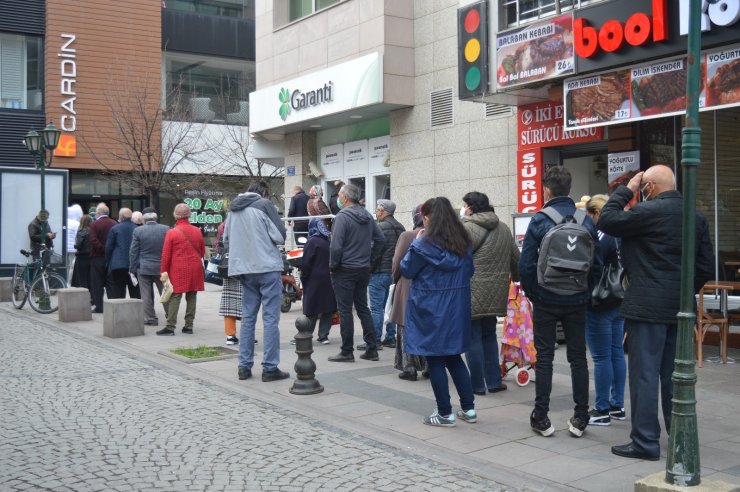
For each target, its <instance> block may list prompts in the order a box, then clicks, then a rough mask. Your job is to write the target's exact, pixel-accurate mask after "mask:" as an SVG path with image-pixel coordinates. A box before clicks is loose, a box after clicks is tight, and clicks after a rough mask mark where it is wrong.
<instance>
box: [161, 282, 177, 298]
mask: <svg viewBox="0 0 740 492" xmlns="http://www.w3.org/2000/svg"><path fill="white" fill-rule="evenodd" d="M173 292H174V289H173V288H172V282H170V281H169V280H167V281H166V282H165V283H164V286H163V288H162V294H160V296H159V302H161V303H162V304H164V303H165V302H167V301H169V300H170V297H172V293H173Z"/></svg>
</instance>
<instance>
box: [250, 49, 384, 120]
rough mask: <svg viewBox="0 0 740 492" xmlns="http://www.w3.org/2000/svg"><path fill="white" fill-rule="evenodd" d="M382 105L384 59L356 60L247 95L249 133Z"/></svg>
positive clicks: (379, 56)
mask: <svg viewBox="0 0 740 492" xmlns="http://www.w3.org/2000/svg"><path fill="white" fill-rule="evenodd" d="M382 102H383V56H382V55H381V54H380V53H372V54H369V55H365V56H362V57H360V58H356V59H354V60H351V61H348V62H345V63H341V64H339V65H334V66H332V67H329V68H327V69H325V70H319V71H317V72H314V73H311V74H308V75H304V76H302V77H298V78H295V79H292V80H288V81H284V82H282V83H280V84H278V85H273V86H271V87H267V88H265V89H260V90H258V91H255V92H252V93H251V94H250V95H249V121H250V126H249V130H250V131H251V132H252V133H259V132H262V131H267V130H274V129H279V128H281V127H284V126H287V125H291V124H294V123H301V122H306V121H310V120H316V119H320V118H322V117H324V116H328V115H331V114H336V113H341V112H344V111H349V110H352V109H356V108H361V107H364V106H370V105H373V104H380V103H382Z"/></svg>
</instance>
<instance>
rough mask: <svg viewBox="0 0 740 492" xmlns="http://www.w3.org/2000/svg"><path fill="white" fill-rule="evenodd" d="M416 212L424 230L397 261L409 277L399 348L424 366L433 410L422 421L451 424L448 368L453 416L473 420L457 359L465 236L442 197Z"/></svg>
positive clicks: (463, 321) (462, 341)
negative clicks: (455, 405)
mask: <svg viewBox="0 0 740 492" xmlns="http://www.w3.org/2000/svg"><path fill="white" fill-rule="evenodd" d="M421 213H422V217H423V221H424V229H421V230H420V231H419V233H418V234H417V236H416V239H415V240H414V242H413V243H411V246H410V248H409V251H408V252H407V253H406V256H404V258H403V260H402V261H401V274H402V275H403V276H404V277H406V278H408V279H410V280H411V281H412V282H411V291H410V292H409V299H408V304H407V306H406V336H405V337H404V349H405V351H406V353H408V354H414V355H423V356H425V357H426V358H427V363H428V365H429V379H430V380H431V383H432V390H433V391H434V397H435V399H436V400H437V410H436V411H435V412H434V413H432V414H431V415H429V416H428V417H424V420H423V422H424V423H425V424H427V425H438V426H445V427H452V426H454V425H455V420H456V418H455V414H453V413H452V405H451V404H450V391H449V386H448V384H447V371H449V373H450V376H451V377H452V381H453V382H454V383H455V388H456V389H457V394H458V396H459V397H460V406H461V407H462V410H460V411H458V412H457V418H459V419H461V420H464V421H465V422H469V423H474V422H476V421H477V415H476V413H475V405H474V403H473V386H472V384H471V382H470V373H469V372H468V368H467V366H466V365H465V362H463V360H462V357H461V354H462V353H464V352H465V351H466V350H467V349H468V343H469V342H470V312H471V311H470V279H471V277H472V276H473V255H472V251H471V248H470V239H469V237H468V234H467V233H466V232H465V228H464V227H463V225H462V222H460V219H459V217H458V216H457V212H455V210H453V208H452V205H451V204H450V201H449V200H448V199H447V198H444V197H437V198H431V199H429V200H427V201H426V202H424V205H422V207H421ZM445 369H446V370H447V371H446V370H445Z"/></svg>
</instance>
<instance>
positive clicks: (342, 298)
mask: <svg viewBox="0 0 740 492" xmlns="http://www.w3.org/2000/svg"><path fill="white" fill-rule="evenodd" d="M359 200H360V189H359V188H358V187H357V186H355V185H344V186H342V188H341V189H340V190H339V202H340V204H341V210H340V211H339V213H338V214H337V216H336V218H335V219H334V226H333V228H332V234H331V244H330V246H329V270H330V271H331V283H332V286H333V287H334V294H335V295H336V297H337V307H338V308H339V330H340V333H341V334H342V351H341V352H339V354H337V355H335V356H332V357H329V360H330V361H331V362H354V361H355V356H354V354H353V352H354V336H355V325H354V319H353V317H352V304H353V303H354V306H355V309H356V310H357V316H358V317H359V318H360V323H361V324H362V338H363V340H364V341H365V353H364V354H362V355H360V358H361V359H366V360H378V349H377V341H376V338H375V326H374V325H373V317H372V315H371V314H370V309H369V308H368V307H367V285H368V283H369V281H370V266H371V265H372V264H373V263H374V262H375V261H376V260H377V258H378V257H379V256H380V252H381V250H382V249H383V242H384V238H383V232H382V231H381V230H380V228H379V227H378V225H377V224H376V223H375V221H374V220H373V216H372V215H370V213H369V212H368V211H367V210H365V208H364V207H362V206H360V205H359V203H358V202H359Z"/></svg>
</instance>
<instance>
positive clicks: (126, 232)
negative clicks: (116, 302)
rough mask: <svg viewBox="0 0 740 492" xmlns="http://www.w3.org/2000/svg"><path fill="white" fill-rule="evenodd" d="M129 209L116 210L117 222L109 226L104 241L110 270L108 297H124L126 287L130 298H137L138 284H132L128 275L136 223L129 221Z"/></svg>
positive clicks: (106, 260)
mask: <svg viewBox="0 0 740 492" xmlns="http://www.w3.org/2000/svg"><path fill="white" fill-rule="evenodd" d="M131 215H132V212H131V209H130V208H122V209H121V210H120V211H119V212H118V222H119V223H118V224H116V225H115V226H113V227H111V230H110V232H109V233H108V238H107V239H106V241H105V262H106V263H107V264H108V271H109V272H110V277H111V278H110V283H111V289H110V294H109V296H108V298H109V299H125V298H126V288H127V287H128V296H129V297H130V298H131V299H139V298H140V297H141V295H140V294H139V286H138V283H137V285H134V284H133V279H132V278H131V275H129V273H128V272H129V252H130V251H129V250H130V249H131V238H132V237H133V235H134V229H136V224H134V223H133V222H132V221H131Z"/></svg>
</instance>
